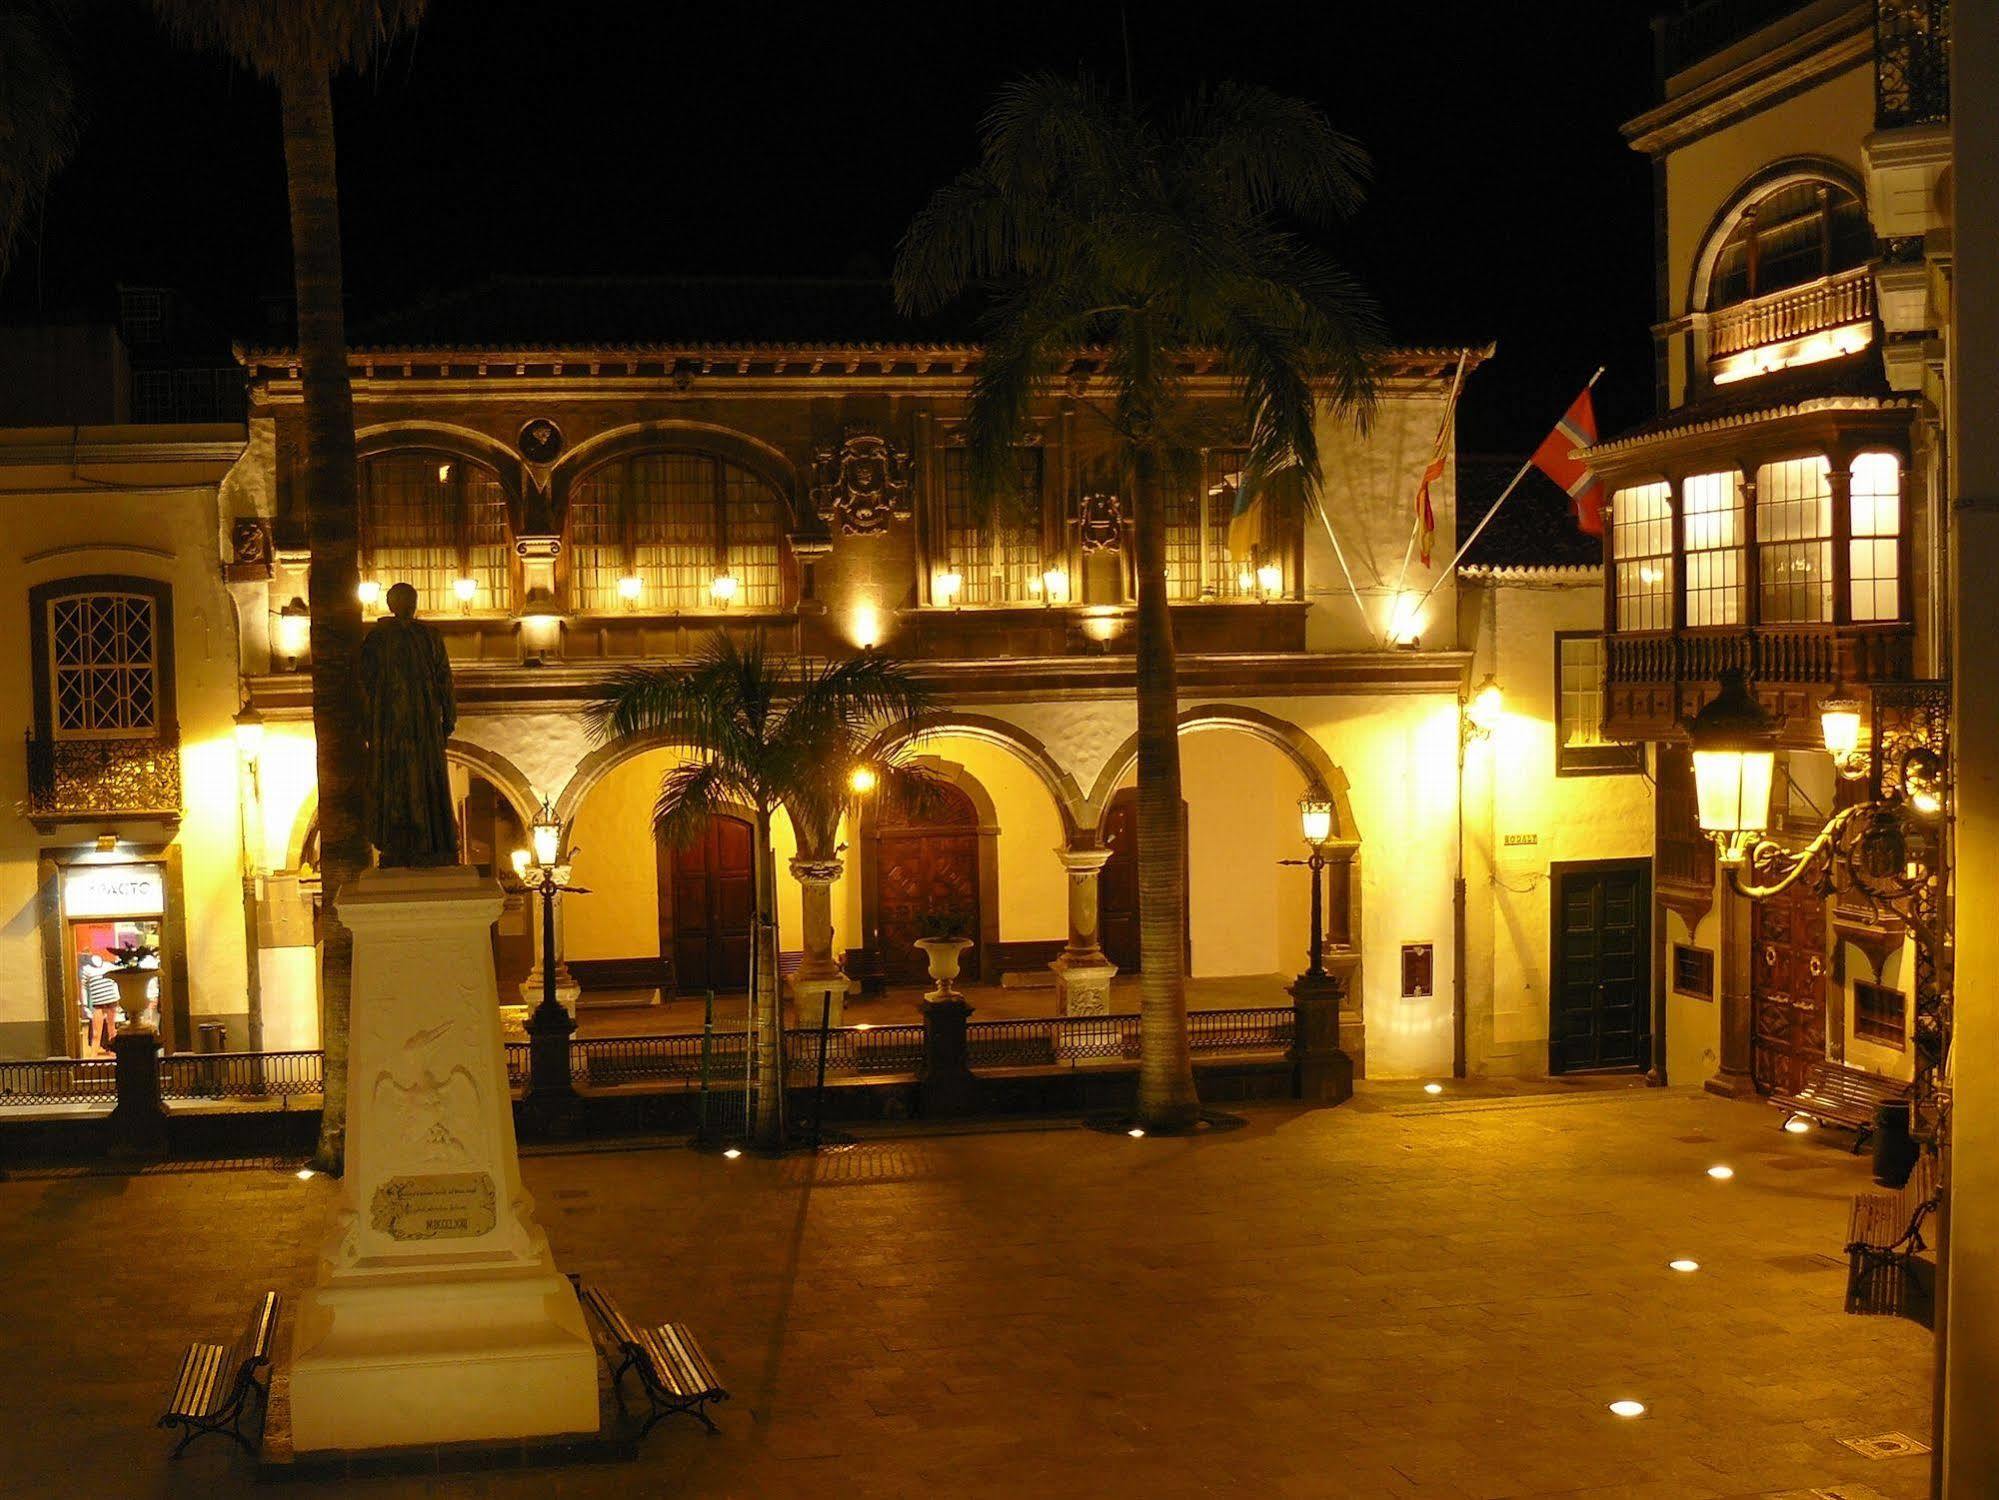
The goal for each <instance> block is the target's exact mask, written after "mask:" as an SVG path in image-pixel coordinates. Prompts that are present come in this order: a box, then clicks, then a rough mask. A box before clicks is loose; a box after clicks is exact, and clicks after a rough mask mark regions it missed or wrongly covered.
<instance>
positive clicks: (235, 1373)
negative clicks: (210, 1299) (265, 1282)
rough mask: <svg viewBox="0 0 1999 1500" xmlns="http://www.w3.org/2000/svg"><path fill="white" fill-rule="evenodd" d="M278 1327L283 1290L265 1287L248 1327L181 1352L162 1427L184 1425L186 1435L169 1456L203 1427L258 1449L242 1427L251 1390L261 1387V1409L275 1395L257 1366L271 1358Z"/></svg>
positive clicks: (177, 1453)
mask: <svg viewBox="0 0 1999 1500" xmlns="http://www.w3.org/2000/svg"><path fill="white" fill-rule="evenodd" d="M277 1331H278V1294H277V1293H276V1292H266V1293H264V1295H263V1296H261V1297H259V1298H258V1299H257V1301H256V1304H255V1305H254V1306H253V1307H252V1308H251V1309H250V1317H249V1321H247V1322H246V1323H244V1325H243V1331H242V1332H241V1333H239V1334H237V1335H236V1338H235V1340H234V1341H233V1342H231V1343H227V1344H189V1345H188V1346H187V1353H185V1354H183V1355H182V1356H181V1361H180V1374H179V1375H178V1376H176V1377H175V1379H174V1389H173V1395H172V1396H171V1397H169V1398H168V1400H167V1410H166V1414H165V1415H164V1416H162V1417H161V1418H160V1426H162V1427H185V1428H186V1429H187V1432H186V1435H185V1436H183V1437H182V1438H181V1440H180V1442H179V1443H178V1444H177V1445H176V1446H175V1448H174V1451H173V1453H172V1454H171V1455H170V1456H171V1457H174V1458H179V1457H180V1456H181V1452H182V1450H183V1449H185V1448H186V1447H187V1445H188V1444H189V1443H191V1442H193V1441H194V1440H195V1439H196V1438H198V1437H200V1436H201V1435H202V1434H203V1433H204V1432H220V1433H223V1434H225V1435H226V1436H228V1437H232V1438H234V1439H236V1441H237V1442H239V1443H241V1444H242V1445H243V1451H244V1452H246V1453H253V1454H254V1453H255V1452H256V1451H257V1446H256V1444H254V1443H252V1442H251V1441H250V1439H249V1438H248V1437H247V1436H246V1435H245V1434H244V1432H243V1413H244V1411H245V1409H246V1408H247V1407H248V1405H249V1401H250V1393H251V1392H252V1391H254V1392H256V1395H257V1405H258V1406H259V1407H260V1408H261V1407H263V1406H264V1405H265V1403H267V1402H268V1401H269V1399H270V1389H269V1387H268V1385H265V1384H261V1383H259V1381H258V1380H257V1371H258V1370H259V1369H261V1368H263V1367H264V1366H266V1365H268V1364H270V1362H271V1340H272V1339H273V1338H274V1337H275V1336H276V1335H277Z"/></svg>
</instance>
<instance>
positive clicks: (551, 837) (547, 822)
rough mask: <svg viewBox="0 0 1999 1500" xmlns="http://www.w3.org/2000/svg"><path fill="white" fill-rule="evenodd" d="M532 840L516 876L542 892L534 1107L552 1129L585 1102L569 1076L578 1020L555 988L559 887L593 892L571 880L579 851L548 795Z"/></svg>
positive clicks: (531, 1062) (532, 1045)
mask: <svg viewBox="0 0 1999 1500" xmlns="http://www.w3.org/2000/svg"><path fill="white" fill-rule="evenodd" d="M529 840H530V843H531V845H532V847H531V848H528V849H516V850H515V851H514V855H513V861H514V877H515V879H517V880H518V881H519V882H520V884H521V888H522V889H523V890H524V891H527V892H530V893H538V894H539V895H540V896H541V1004H539V1005H537V1006H536V1007H535V1008H534V1013H533V1014H532V1015H530V1016H529V1017H528V1023H527V1033H528V1091H527V1100H526V1102H527V1105H528V1108H529V1110H530V1111H531V1112H532V1113H533V1114H534V1115H535V1117H536V1118H537V1119H538V1120H539V1121H540V1122H541V1124H542V1125H543V1126H544V1127H546V1128H549V1129H560V1128H562V1127H563V1126H565V1125H568V1124H570V1123H573V1122H574V1120H575V1118H576V1115H577V1112H578V1107H579V1105H580V1103H581V1101H580V1100H579V1099H578V1098H577V1094H576V1084H575V1080H574V1079H573V1078H572V1077H571V1075H570V1066H569V1038H570V1036H571V1035H572V1034H573V1033H574V1032H575V1030H576V1021H575V1018H574V1017H572V1016H571V1015H570V1014H569V1012H568V1011H567V1010H565V1009H563V1006H562V1002H561V1001H560V1000H558V999H557V998H556V993H555V967H556V964H555V898H556V895H557V893H559V892H567V893H568V894H570V895H572V896H584V895H588V894H589V892H588V890H587V889H585V888H584V887H583V886H580V885H575V884H572V883H571V880H570V868H571V867H570V861H571V860H572V859H573V858H574V857H575V853H576V851H575V850H574V849H571V850H570V851H569V852H568V853H567V854H566V855H565V854H564V853H563V851H562V821H561V819H559V818H558V817H557V816H556V815H555V810H554V809H553V808H552V807H550V806H549V804H548V800H547V799H546V798H543V799H542V804H541V811H540V812H539V813H538V814H537V815H536V817H535V820H534V824H533V826H532V828H531V829H530V830H529Z"/></svg>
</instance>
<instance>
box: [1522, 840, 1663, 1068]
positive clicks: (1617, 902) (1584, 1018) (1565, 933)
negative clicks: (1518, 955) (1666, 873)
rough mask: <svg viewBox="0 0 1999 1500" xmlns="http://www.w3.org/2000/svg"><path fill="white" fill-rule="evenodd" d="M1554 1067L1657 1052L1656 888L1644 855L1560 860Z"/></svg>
mask: <svg viewBox="0 0 1999 1500" xmlns="http://www.w3.org/2000/svg"><path fill="white" fill-rule="evenodd" d="M1554 907H1555V910H1554V929H1555V930H1554V942H1553V954H1552V960H1553V969H1554V984H1553V986H1552V989H1553V993H1552V995H1551V996H1550V1014H1549V1017H1548V1071H1549V1072H1551V1073H1581V1072H1589V1071H1595V1070H1608V1069H1617V1068H1643V1067H1645V1066H1647V1065H1648V1064H1649V1063H1650V1062H1651V1060H1652V1036H1651V1031H1652V1025H1651V1018H1652V963H1651V956H1652V941H1651V928H1652V920H1651V919H1652V890H1651V875H1650V870H1649V868H1648V866H1647V865H1646V864H1645V862H1644V861H1642V860H1640V861H1637V862H1628V861H1619V862H1616V863H1604V864H1588V865H1581V866H1569V867H1567V868H1563V867H1561V866H1557V867H1556V873H1555V902H1554Z"/></svg>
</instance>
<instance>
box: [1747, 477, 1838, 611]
mask: <svg viewBox="0 0 1999 1500" xmlns="http://www.w3.org/2000/svg"><path fill="white" fill-rule="evenodd" d="M1831 474H1832V465H1831V464H1829V463H1828V462H1827V461H1826V460H1825V459H1823V458H1820V457H1818V456H1816V455H1814V456H1813V457H1811V458H1791V459H1786V460H1784V461H1783V462H1782V463H1774V464H1765V465H1763V467H1762V468H1760V469H1758V470H1757V471H1756V574H1757V597H1758V602H1759V603H1760V605H1761V606H1762V621H1763V623H1764V624H1765V625H1804V624H1813V623H1822V622H1825V621H1829V620H1831V619H1832V482H1831Z"/></svg>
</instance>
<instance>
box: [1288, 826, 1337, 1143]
mask: <svg viewBox="0 0 1999 1500" xmlns="http://www.w3.org/2000/svg"><path fill="white" fill-rule="evenodd" d="M1298 821H1299V824H1300V825H1301V831H1302V832H1303V833H1304V835H1305V847H1306V849H1307V851H1308V853H1307V855H1306V857H1305V858H1304V859H1286V860H1280V861H1279V863H1280V864H1285V865H1303V866H1304V867H1305V870H1306V873H1307V874H1308V875H1309V876H1310V878H1311V881H1312V937H1311V942H1310V944H1309V945H1308V947H1307V949H1306V965H1305V972H1304V973H1302V974H1300V975H1299V976H1298V977H1297V978H1296V979H1295V980H1293V981H1292V982H1291V986H1290V988H1291V1065H1292V1084H1291V1091H1292V1093H1293V1095H1294V1096H1295V1097H1297V1098H1299V1099H1302V1100H1305V1101H1306V1102H1307V1103H1312V1104H1340V1103H1344V1102H1345V1101H1346V1100H1348V1099H1351V1098H1352V1097H1353V1059H1352V1058H1351V1057H1349V1056H1348V1055H1347V1054H1346V1052H1345V1051H1343V1050H1342V1049H1341V1047H1340V1002H1341V1000H1343V999H1344V998H1345V997H1346V984H1345V982H1344V981H1343V980H1342V979H1340V978H1339V976H1338V975H1336V974H1332V973H1329V972H1327V969H1326V918H1325V913H1326V908H1325V898H1324V896H1323V894H1322V890H1323V885H1322V880H1321V877H1322V876H1323V875H1324V873H1325V869H1326V864H1327V860H1326V845H1327V844H1328V843H1329V842H1331V840H1332V837H1333V803H1332V799H1331V798H1330V797H1328V796H1327V795H1326V793H1325V792H1324V790H1323V789H1321V788H1318V787H1312V788H1310V789H1308V790H1307V791H1306V793H1305V795H1304V796H1302V797H1300V798H1299V799H1298Z"/></svg>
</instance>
